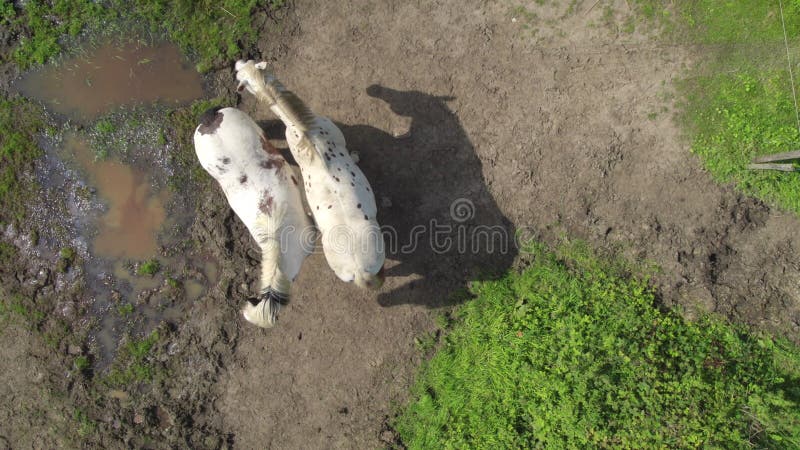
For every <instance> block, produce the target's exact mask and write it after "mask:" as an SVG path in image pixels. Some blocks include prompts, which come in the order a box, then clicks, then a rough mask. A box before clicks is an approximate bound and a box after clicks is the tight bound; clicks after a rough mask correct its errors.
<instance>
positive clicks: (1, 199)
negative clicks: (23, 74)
mask: <svg viewBox="0 0 800 450" xmlns="http://www.w3.org/2000/svg"><path fill="white" fill-rule="evenodd" d="M42 115H43V112H42V110H41V109H40V108H38V107H36V106H34V105H33V104H31V103H30V102H28V101H26V100H23V99H21V98H8V97H3V96H2V95H0V222H4V223H19V222H21V221H22V220H23V219H24V217H25V213H26V211H27V204H28V201H29V200H30V199H31V198H32V197H33V196H34V195H35V194H36V193H37V192H38V186H37V184H36V183H35V182H34V181H33V180H30V179H27V178H26V176H27V175H29V174H30V173H32V171H33V164H34V161H35V160H36V159H37V158H38V157H39V156H41V154H42V151H41V150H40V149H39V147H38V145H37V144H36V135H37V134H38V133H40V132H43V131H45V130H46V126H45V124H44V121H43V119H42Z"/></svg>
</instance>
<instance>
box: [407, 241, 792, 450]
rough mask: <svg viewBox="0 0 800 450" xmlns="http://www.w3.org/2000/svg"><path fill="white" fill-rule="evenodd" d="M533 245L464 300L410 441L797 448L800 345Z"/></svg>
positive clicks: (414, 406)
mask: <svg viewBox="0 0 800 450" xmlns="http://www.w3.org/2000/svg"><path fill="white" fill-rule="evenodd" d="M535 255H536V256H535V258H534V261H533V263H532V264H531V265H530V266H529V267H528V268H527V269H526V270H525V271H524V272H522V273H519V274H516V273H512V274H509V275H508V276H506V277H505V278H503V279H501V280H499V281H489V282H481V283H476V285H475V286H474V287H473V294H474V295H475V297H476V298H475V299H473V300H471V301H469V302H467V303H465V304H464V305H462V306H461V307H460V308H459V309H457V310H456V314H455V323H454V325H453V326H452V328H451V329H450V331H449V333H448V334H447V335H446V337H445V338H444V340H443V342H442V343H441V344H440V347H439V350H438V352H437V353H436V355H435V356H434V357H433V358H432V359H431V360H430V361H429V362H427V363H426V364H425V365H424V366H423V368H422V370H421V373H420V374H419V376H418V380H417V382H416V384H415V386H414V388H413V396H412V400H411V402H410V403H409V404H408V406H407V407H406V408H405V410H404V411H403V412H402V414H401V415H400V416H399V417H398V418H397V419H396V422H395V427H396V429H397V430H398V432H399V433H400V435H401V437H402V440H403V442H404V443H405V444H406V445H407V446H408V448H410V449H428V448H445V449H447V448H452V449H467V448H476V449H483V448H492V449H502V448H548V449H549V448H553V449H558V448H751V447H752V446H756V447H760V448H771V449H781V448H786V449H789V448H798V447H800V351H798V349H797V348H794V347H791V346H790V345H789V344H786V343H784V342H782V341H776V340H773V339H771V338H769V337H766V336H760V335H757V334H751V333H748V332H747V331H745V330H743V329H741V328H738V327H735V326H731V325H729V324H726V323H723V322H721V321H719V320H717V319H714V318H711V317H704V318H701V319H699V320H698V321H696V322H688V321H686V320H684V319H682V318H681V316H680V315H679V314H678V313H676V312H674V311H661V310H659V309H658V308H656V307H654V304H655V303H656V299H655V298H654V294H653V292H652V291H651V290H650V289H649V288H648V287H647V284H646V283H645V282H643V281H637V280H633V279H629V278H626V277H622V276H619V275H616V274H615V273H616V270H612V269H608V268H604V267H605V266H604V264H602V263H601V262H598V261H597V260H592V259H591V258H584V259H582V260H570V261H566V262H565V261H562V260H560V259H559V258H558V257H556V256H554V255H553V254H551V253H547V252H545V251H543V250H536V251H535ZM609 267H610V266H609Z"/></svg>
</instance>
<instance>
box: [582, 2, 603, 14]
mask: <svg viewBox="0 0 800 450" xmlns="http://www.w3.org/2000/svg"><path fill="white" fill-rule="evenodd" d="M598 3H600V0H597V1H596V2H594V3H593V4H592V6H590V7H589V9H587V10H586V12H585V13H583V15H584V16H585V15H587V14H589V12H590V11H591V10H593V9H594V7H595V6H597V4H598Z"/></svg>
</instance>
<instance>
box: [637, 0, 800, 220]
mask: <svg viewBox="0 0 800 450" xmlns="http://www.w3.org/2000/svg"><path fill="white" fill-rule="evenodd" d="M635 3H636V5H637V8H638V10H639V12H640V13H642V15H643V16H645V17H648V18H652V19H654V20H655V21H657V22H658V23H660V24H662V25H663V26H664V30H665V33H664V36H665V38H666V39H668V40H670V41H674V42H676V43H678V44H693V45H699V46H700V47H699V50H698V53H699V54H700V55H702V57H701V58H699V59H698V63H697V65H696V67H695V68H693V69H692V70H691V72H690V73H689V74H688V76H687V77H686V79H685V80H683V81H682V82H681V83H679V86H678V87H679V91H680V92H681V93H682V97H683V101H681V102H679V106H680V110H681V113H680V118H681V121H682V123H683V124H684V125H685V128H686V130H687V132H688V133H687V134H688V136H689V137H690V139H691V150H692V152H693V153H695V154H697V155H698V156H700V158H701V159H702V160H703V163H704V165H705V167H706V168H707V170H708V171H709V173H710V174H711V175H712V176H713V177H714V178H715V179H716V180H718V181H719V182H722V183H734V184H735V185H736V186H737V187H738V188H739V189H740V190H742V191H743V192H745V193H747V194H750V195H753V196H755V197H758V198H760V199H763V200H765V201H767V202H768V203H771V204H774V205H777V206H779V207H781V208H783V209H786V210H789V211H793V212H795V213H800V177H798V175H797V174H795V173H778V172H772V171H751V170H748V169H747V168H746V167H747V165H748V164H749V163H750V162H751V160H752V159H753V158H754V157H755V156H758V155H765V154H771V153H781V152H786V151H792V150H797V149H800V133H799V132H798V129H797V127H798V124H797V120H796V116H795V106H794V101H793V98H792V86H791V81H790V77H789V72H788V61H787V55H786V48H785V45H784V37H783V29H782V26H781V19H780V10H779V7H778V2H777V1H774V0H752V1H740V2H734V1H723V0H698V1H694V2H680V3H678V4H677V5H676V6H675V9H674V12H673V10H672V9H671V8H668V7H667V5H668V4H667V2H664V1H659V0H638V1H636V2H635ZM783 4H784V16H785V18H786V32H787V35H788V40H789V45H790V56H791V58H792V65H793V67H794V68H795V75H798V73H797V72H800V70H797V69H798V67H800V66H798V64H800V45H798V38H800V0H784V2H783ZM797 81H798V80H797V78H795V88H796V89H798V90H800V85H798V83H797Z"/></svg>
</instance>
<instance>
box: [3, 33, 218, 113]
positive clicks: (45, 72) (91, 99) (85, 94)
mask: <svg viewBox="0 0 800 450" xmlns="http://www.w3.org/2000/svg"><path fill="white" fill-rule="evenodd" d="M17 88H18V89H19V90H20V92H21V93H22V94H23V95H24V96H26V97H32V98H35V99H38V100H40V101H42V102H44V103H45V104H46V105H47V107H48V109H51V110H53V111H55V112H57V113H60V114H65V115H68V116H71V117H77V118H79V119H82V120H84V121H91V120H93V119H96V118H97V117H98V116H100V115H101V114H102V113H105V112H108V111H110V110H111V109H113V108H116V107H118V106H124V105H132V104H141V103H157V102H160V103H163V104H172V105H175V104H182V103H187V102H189V101H191V100H194V99H197V98H200V97H202V96H203V88H202V80H201V78H200V75H199V74H198V73H197V72H196V71H195V70H194V68H193V67H192V66H191V65H189V64H188V63H187V61H186V59H185V58H184V57H183V55H182V54H181V52H180V50H179V49H178V48H177V47H176V46H175V45H173V44H160V45H154V46H143V45H140V44H138V43H127V44H122V45H114V44H104V45H101V46H99V47H97V48H96V49H94V50H91V51H89V52H87V53H86V54H84V55H81V56H77V57H74V58H72V59H69V60H66V61H64V62H63V63H61V64H59V65H57V66H48V67H46V68H44V69H42V70H39V71H36V72H32V73H29V74H28V75H27V76H26V77H25V78H23V79H22V80H21V81H20V82H19V83H18V86H17Z"/></svg>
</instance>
